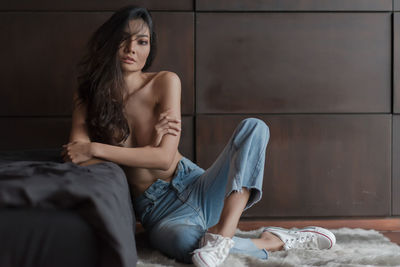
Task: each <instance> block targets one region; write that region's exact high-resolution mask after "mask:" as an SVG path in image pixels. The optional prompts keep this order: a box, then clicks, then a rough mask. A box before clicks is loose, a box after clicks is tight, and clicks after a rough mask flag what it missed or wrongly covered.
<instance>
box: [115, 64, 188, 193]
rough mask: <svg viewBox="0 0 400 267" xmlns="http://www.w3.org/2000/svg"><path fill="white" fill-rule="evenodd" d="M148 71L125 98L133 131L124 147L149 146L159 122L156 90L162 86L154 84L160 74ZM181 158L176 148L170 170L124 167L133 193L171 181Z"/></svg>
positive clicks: (128, 118)
mask: <svg viewBox="0 0 400 267" xmlns="http://www.w3.org/2000/svg"><path fill="white" fill-rule="evenodd" d="M145 74H146V76H147V79H146V82H145V84H144V85H143V87H141V88H140V89H138V90H137V91H135V92H134V93H132V94H130V95H128V96H127V97H126V100H125V103H126V106H125V110H126V117H127V120H128V124H129V127H130V130H131V131H130V135H129V137H128V139H127V140H126V141H125V142H124V143H123V146H124V147H143V146H146V145H150V144H151V142H152V140H153V137H154V134H155V132H154V131H155V130H154V126H155V124H156V123H157V122H158V119H159V115H160V113H162V112H163V110H160V106H159V105H158V103H157V99H158V97H157V92H158V91H159V89H160V88H156V87H155V83H154V81H155V79H157V78H158V76H159V75H160V73H154V72H153V73H145ZM157 89H158V90H157ZM181 158H182V155H181V153H180V152H179V151H177V153H176V154H175V157H174V160H173V163H172V164H171V167H170V168H169V169H168V170H159V169H147V168H138V167H129V166H121V167H122V168H123V169H124V171H125V174H126V176H127V178H128V183H129V186H130V189H131V193H132V194H133V196H134V197H137V196H139V195H140V194H142V193H143V192H144V191H145V190H146V189H147V188H148V187H149V186H150V185H151V184H152V183H154V182H155V181H156V180H157V179H161V180H165V181H170V180H171V179H172V177H173V176H174V173H175V170H176V167H177V164H178V162H179V160H180V159H181Z"/></svg>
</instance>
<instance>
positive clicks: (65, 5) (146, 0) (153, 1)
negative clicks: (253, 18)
mask: <svg viewBox="0 0 400 267" xmlns="http://www.w3.org/2000/svg"><path fill="white" fill-rule="evenodd" d="M126 5H137V6H143V7H146V8H148V9H150V10H193V0H168V1H165V0H113V1H108V0H89V1H88V0H85V1H80V0H58V1H52V0H35V1H31V0H19V1H13V0H2V1H1V3H0V10H61V11H67V10H117V9H119V8H121V7H123V6H126Z"/></svg>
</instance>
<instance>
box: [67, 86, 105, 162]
mask: <svg viewBox="0 0 400 267" xmlns="http://www.w3.org/2000/svg"><path fill="white" fill-rule="evenodd" d="M72 103H73V109H72V126H71V132H70V135H69V142H70V143H73V142H85V143H90V138H89V134H88V129H87V127H86V121H85V119H86V113H87V111H86V106H85V104H84V103H83V102H81V101H80V100H79V97H78V94H77V92H76V91H75V92H74V94H73V99H72ZM64 147H65V146H64ZM67 153H68V152H67V151H66V150H65V149H63V151H62V153H61V156H62V157H63V159H64V161H65V162H67V161H70V160H68V157H67ZM100 162H105V160H102V159H98V158H97V159H96V158H90V159H89V160H86V161H84V162H81V163H79V165H81V166H88V165H92V164H96V163H100Z"/></svg>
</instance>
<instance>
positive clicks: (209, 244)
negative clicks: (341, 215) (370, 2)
mask: <svg viewBox="0 0 400 267" xmlns="http://www.w3.org/2000/svg"><path fill="white" fill-rule="evenodd" d="M155 40H156V38H155V33H154V30H153V23H152V19H151V16H150V14H149V13H148V11H147V10H146V9H144V8H138V7H134V6H128V7H124V8H121V9H120V10H118V11H117V12H116V13H114V14H113V16H112V17H111V18H110V19H109V20H107V21H106V22H105V23H104V24H103V25H102V26H101V27H100V28H99V29H98V30H97V31H96V32H95V33H94V35H93V36H92V38H91V39H90V41H89V43H88V53H87V55H86V56H85V57H84V58H83V60H82V61H81V64H80V67H81V70H80V76H79V77H78V81H79V87H78V90H77V92H75V93H74V99H73V101H74V110H73V116H72V130H71V134H70V140H69V143H68V144H66V145H64V146H63V147H64V150H63V152H62V155H63V157H64V160H65V161H72V162H73V163H76V164H79V165H82V166H87V165H90V164H96V163H101V162H103V161H112V162H114V163H116V164H119V165H120V166H121V167H122V168H123V169H124V171H125V173H126V176H127V179H128V182H129V185H130V190H131V193H132V194H133V199H134V200H133V205H134V207H135V212H136V214H137V215H138V217H139V219H140V221H141V222H142V224H143V226H144V228H145V229H146V230H147V232H148V234H149V239H150V242H151V244H152V245H153V246H154V247H155V248H157V249H159V250H160V251H161V252H163V253H164V254H166V255H167V256H170V257H173V258H175V259H177V260H179V261H183V262H189V263H190V262H192V261H193V262H194V263H195V264H196V265H197V266H217V265H219V264H221V263H222V262H223V261H224V260H225V259H226V257H227V256H228V254H229V253H245V254H250V255H253V256H255V257H258V258H263V259H266V258H267V257H268V253H267V251H276V250H281V249H291V248H314V249H324V248H331V247H332V246H333V245H334V244H335V236H334V235H333V234H332V233H331V232H329V231H328V230H326V229H323V228H319V227H308V228H304V229H300V230H298V231H290V230H286V229H282V228H273V227H266V228H265V229H264V231H263V233H262V234H261V236H260V238H257V239H251V240H250V239H244V238H238V237H234V232H235V229H236V227H237V224H238V221H239V218H240V216H241V214H242V212H243V210H245V209H247V208H249V207H250V206H252V205H253V204H254V203H256V202H257V201H259V200H260V198H261V190H262V179H263V171H264V161H265V149H266V146H267V143H268V140H269V129H268V127H267V125H266V124H265V123H264V122H263V121H261V120H259V119H255V118H249V119H246V120H243V121H242V122H241V123H240V124H239V125H238V127H237V128H236V130H235V132H234V134H233V135H232V137H231V139H230V141H229V142H228V144H227V145H226V147H225V149H224V150H223V151H222V153H221V154H220V155H219V157H218V159H217V160H216V161H215V163H214V164H213V165H212V166H211V167H210V168H209V169H207V170H206V171H205V170H203V169H202V168H200V167H199V166H198V165H196V164H195V163H193V162H192V161H190V160H189V159H187V158H186V157H184V156H182V154H181V153H180V152H179V151H178V144H179V140H180V133H181V121H180V118H181V111H180V105H181V84H180V79H179V77H178V76H177V75H176V74H175V73H173V72H169V71H160V72H145V70H146V69H147V68H148V67H149V66H150V64H151V61H152V59H153V57H154V48H155Z"/></svg>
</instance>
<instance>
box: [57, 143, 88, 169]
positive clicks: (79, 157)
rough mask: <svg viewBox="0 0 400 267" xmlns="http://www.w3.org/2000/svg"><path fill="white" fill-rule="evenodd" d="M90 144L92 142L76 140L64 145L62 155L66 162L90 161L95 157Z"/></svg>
mask: <svg viewBox="0 0 400 267" xmlns="http://www.w3.org/2000/svg"><path fill="white" fill-rule="evenodd" d="M90 144H91V142H84V141H74V142H71V143H68V144H66V145H63V151H62V152H61V156H62V157H63V159H64V161H65V162H67V161H70V162H73V163H75V164H79V163H82V162H85V161H88V160H89V159H91V158H92V157H93V154H92V151H91V145H90Z"/></svg>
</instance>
